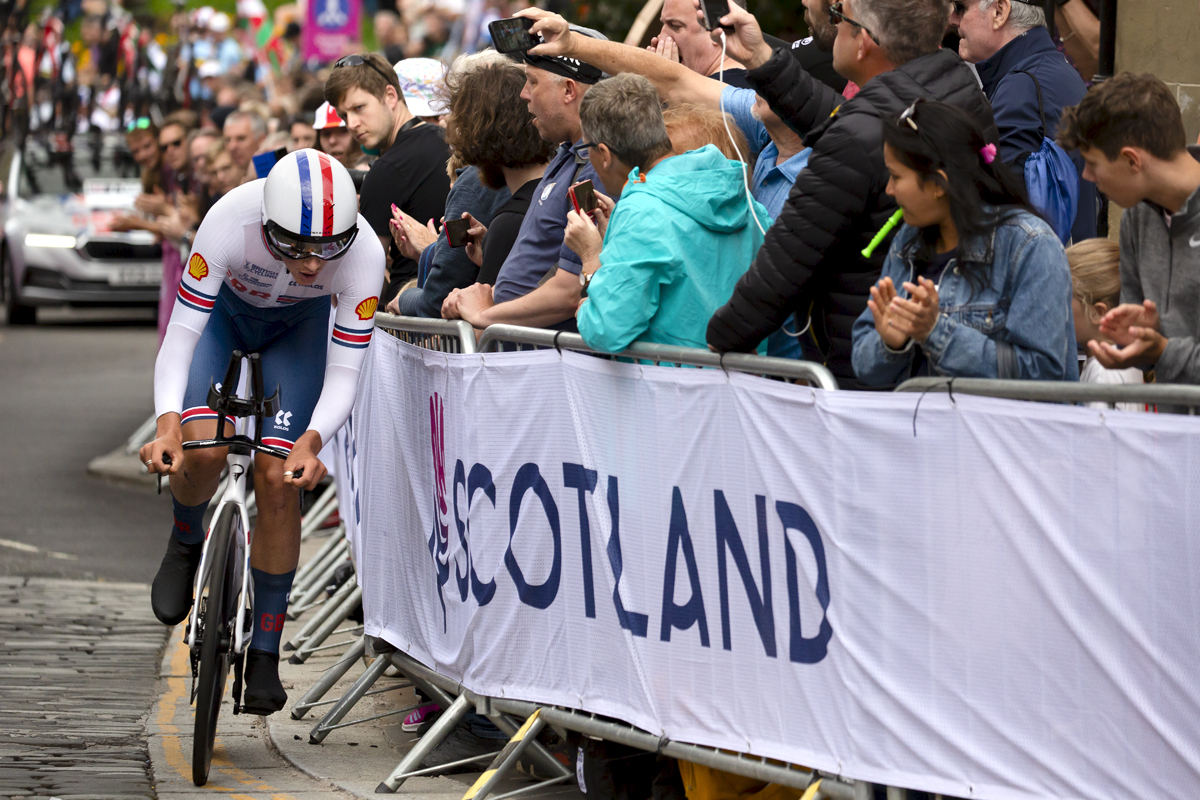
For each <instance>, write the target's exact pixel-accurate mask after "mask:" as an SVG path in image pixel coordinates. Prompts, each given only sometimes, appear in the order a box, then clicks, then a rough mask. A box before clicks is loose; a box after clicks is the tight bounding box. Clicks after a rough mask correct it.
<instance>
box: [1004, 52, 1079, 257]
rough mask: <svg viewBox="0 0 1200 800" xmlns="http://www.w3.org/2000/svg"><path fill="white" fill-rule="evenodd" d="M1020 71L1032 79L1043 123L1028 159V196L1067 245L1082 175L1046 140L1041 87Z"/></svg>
mask: <svg viewBox="0 0 1200 800" xmlns="http://www.w3.org/2000/svg"><path fill="white" fill-rule="evenodd" d="M1017 71H1018V72H1024V73H1025V74H1026V75H1028V76H1029V77H1030V78H1033V85H1034V87H1036V88H1037V98H1038V114H1039V115H1040V116H1041V123H1042V124H1041V127H1040V128H1039V129H1038V136H1040V137H1041V139H1042V146H1041V148H1039V149H1038V150H1037V151H1036V152H1033V153H1029V154H1028V155H1027V156H1026V158H1025V189H1026V191H1027V192H1028V193H1029V202H1030V203H1032V204H1033V207H1034V208H1036V209H1037V210H1038V211H1040V212H1041V213H1042V216H1044V217H1045V218H1046V221H1047V222H1049V223H1050V227H1051V228H1053V229H1054V233H1055V234H1057V235H1058V238H1059V239H1060V240H1061V241H1062V243H1063V245H1066V243H1067V242H1069V241H1070V240H1071V226H1072V225H1074V224H1075V214H1076V212H1077V211H1078V209H1079V172H1078V171H1077V170H1076V169H1075V164H1074V162H1072V161H1071V157H1070V156H1068V155H1067V151H1066V150H1063V149H1062V148H1061V147H1059V146H1058V144H1057V143H1056V142H1055V141H1054V140H1053V139H1049V138H1047V137H1046V112H1045V109H1044V107H1043V105H1042V85H1041V84H1040V83H1038V79H1037V78H1036V77H1034V75H1033V73H1032V72H1025V70H1017Z"/></svg>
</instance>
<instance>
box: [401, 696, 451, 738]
mask: <svg viewBox="0 0 1200 800" xmlns="http://www.w3.org/2000/svg"><path fill="white" fill-rule="evenodd" d="M441 710H442V707H441V706H439V705H438V704H437V703H426V704H425V705H423V706H418V707H417V708H415V709H414V710H412V711H410V712H409V714H408V716H407V717H405V718H404V722H402V723H400V730H402V731H404V732H405V733H412V732H414V731H416V730H417V728H419V727H421V723H422V722H424V721H425V720H426V719H428V718H429V716H430V715H431V714H436V713H437V712H439V711H441Z"/></svg>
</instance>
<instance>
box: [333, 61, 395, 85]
mask: <svg viewBox="0 0 1200 800" xmlns="http://www.w3.org/2000/svg"><path fill="white" fill-rule="evenodd" d="M363 64H366V65H367V66H368V67H370V68H371V69H373V70H375V71H376V72H378V73H379V74H380V75H382V76H383V79H384V80H386V81H387V82H388V83H389V84H391V85H392V86H398V85H399V84H400V78H399V77H397V75H396V73H395V72H393V73H392V74H390V75H389V74H388V73H386V72H384V71H383V70H382V69H380V68H379V65H378V64H376V63H375V62H374V61H372V60H371V59H369V58H366V57H365V56H361V55H358V54H357V53H356V54H354V55H349V56H342V57H341V58H339V59H338V60H337V61H336V62H335V63H334V65H333V68H334V69H340V68H342V67H359V66H362V65H363ZM397 91H399V90H397Z"/></svg>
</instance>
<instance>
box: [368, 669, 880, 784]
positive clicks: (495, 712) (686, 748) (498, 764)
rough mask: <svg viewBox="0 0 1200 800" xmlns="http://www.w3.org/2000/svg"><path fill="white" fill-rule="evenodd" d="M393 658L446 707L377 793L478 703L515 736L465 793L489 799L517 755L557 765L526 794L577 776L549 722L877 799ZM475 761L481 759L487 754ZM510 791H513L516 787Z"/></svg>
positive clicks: (397, 780) (790, 769)
mask: <svg viewBox="0 0 1200 800" xmlns="http://www.w3.org/2000/svg"><path fill="white" fill-rule="evenodd" d="M387 660H388V662H389V663H391V664H392V666H394V667H396V669H397V670H398V671H399V672H401V673H402V674H404V675H406V676H408V678H409V680H411V681H412V682H413V683H414V684H415V685H417V686H420V687H422V690H423V691H426V693H427V694H429V695H430V697H433V698H435V702H438V703H440V704H441V705H442V708H443V709H444V710H443V712H442V716H441V717H439V718H438V720H437V722H435V723H434V725H433V727H432V728H430V730H429V732H428V733H426V734H425V735H424V736H422V737H421V738H420V739H419V740H417V743H416V745H414V747H413V749H412V750H410V751H409V752H408V753H407V754H406V755H405V756H404V758H403V759H402V760H401V761H400V763H399V764H397V765H396V768H395V769H394V770H392V772H391V774H390V775H388V777H387V778H386V779H385V780H384V781H383V782H382V783H380V784H379V786H378V787H376V789H375V791H376V793H380V794H385V793H391V792H395V791H396V790H397V789H398V788H399V787H400V786H401V784H403V783H404V782H405V781H406V780H407V779H408V778H413V777H417V776H418V775H421V774H425V773H426V772H427V770H419V769H414V767H416V766H417V765H419V764H420V763H421V761H423V760H424V758H425V756H427V755H428V754H429V753H430V752H432V751H433V749H434V748H435V747H437V745H438V743H439V742H440V741H441V740H442V739H443V738H444V737H445V736H446V735H447V734H448V733H449V732H450V731H451V730H452V729H453V728H454V726H455V725H457V724H458V722H459V721H460V720H461V719H462V718H463V717H464V716H465V715H466V714H467V712H469V711H470V710H471V709H472V707H474V709H475V710H476V711H477V713H480V714H483V715H484V716H486V717H488V718H489V719H491V720H493V721H494V722H496V726H497V727H498V728H500V729H501V730H503V731H504V732H505V733H508V734H509V735H510V736H511V737H512V739H511V740H510V742H509V746H507V747H505V748H504V749H503V750H501V751H500V752H499V753H497V754H496V755H495V757H493V760H492V763H491V764H490V765H489V766H488V768H487V769H486V770H485V771H484V772H483V774H482V775H480V777H479V779H478V780H477V781H476V783H475V785H474V786H472V787H471V788H470V789H469V790H468V791H467V794H466V795H464V798H471V799H472V800H484V798H485V797H487V796H488V795H489V793H490V791H491V789H493V788H494V787H495V786H496V785H497V784H498V783H499V782H500V780H502V779H503V778H504V777H505V773H506V772H508V770H509V769H510V768H511V767H512V766H513V765H514V764H515V763H516V761H517V759H518V758H520V757H521V756H522V755H525V754H528V755H529V756H530V758H531V760H535V761H537V762H538V764H539V765H544V766H547V768H549V767H556V769H553V770H551V774H552V775H555V777H552V778H549V779H547V780H543V781H541V782H540V783H539V784H538V785H537V786H530V787H527V788H526V789H522V790H519V791H521V792H525V791H531V790H533V789H535V788H540V787H543V786H548V785H551V784H555V783H561V782H563V781H564V780H568V779H570V778H572V777H574V776H573V775H572V774H571V772H570V770H567V769H566V768H564V767H563V766H562V765H561V764H559V763H558V762H557V761H555V760H554V759H553V757H552V756H550V755H549V753H547V752H546V751H545V750H544V748H543V747H542V745H541V744H540V743H538V741H537V732H538V731H540V730H541V728H542V727H544V726H545V725H551V726H554V727H556V728H560V729H564V730H568V731H575V732H577V733H582V734H584V735H586V736H592V737H596V738H600V739H605V740H607V741H611V742H616V743H617V744H623V745H626V746H629V747H636V748H638V749H639V750H645V751H647V752H650V753H661V754H663V755H665V756H668V757H670V758H675V759H679V760H682V761H690V762H692V763H693V764H700V765H702V766H707V767H711V768H713V769H718V770H723V771H725V772H732V773H736V774H738V775H742V776H745V777H748V778H755V779H758V780H763V781H769V782H771V783H778V784H780V785H783V786H788V787H791V788H795V789H805V788H808V786H809V785H810V784H812V783H813V782H814V781H815V780H820V781H821V785H820V787H819V788H818V790H817V791H816V793H815V794H814V798H820V799H822V800H868V798H870V797H871V794H870V790H871V787H870V785H869V784H864V783H854V782H850V781H845V780H842V779H840V778H838V777H836V776H830V775H822V774H820V773H817V772H814V771H813V770H809V769H806V768H804V767H800V766H797V765H795V764H786V763H783V762H780V761H774V760H770V759H765V758H758V757H756V756H747V755H745V754H744V753H733V752H730V751H727V750H719V749H717V748H713V747H704V746H701V745H694V744H688V743H685V742H676V741H672V740H670V739H667V738H666V737H662V736H657V735H655V734H653V733H649V732H647V731H644V730H641V729H639V728H635V727H634V726H632V725H627V724H625V723H623V722H617V721H614V720H611V719H607V718H605V717H600V716H597V715H595V714H590V713H587V712H583V711H574V710H571V709H564V708H558V707H554V706H539V705H537V704H535V703H530V702H526V701H523V700H511V699H507V698H496V697H483V696H481V695H477V694H475V693H474V692H472V691H470V690H469V689H466V688H465V687H463V686H461V685H460V684H458V683H456V682H455V681H453V680H451V679H449V678H447V677H445V676H444V675H440V674H438V673H437V672H434V671H433V670H431V669H429V668H428V667H426V666H425V665H424V664H422V663H420V662H419V661H417V660H415V659H413V658H411V657H410V656H408V655H406V654H404V653H402V652H400V651H395V652H392V653H389V654H388V656H387ZM439 696H440V697H439ZM451 696H454V699H453V701H450V698H451ZM446 701H450V702H446ZM509 715H512V716H516V717H524V718H526V723H525V725H523V726H521V727H519V728H517V727H516V725H515V723H514V722H513V721H512V720H511V718H510V717H509ZM547 759H549V762H547ZM476 760H482V758H480V759H476ZM511 794H515V792H513V793H511ZM505 796H507V795H496V796H494V797H493V800H500V798H501V797H505ZM903 796H904V794H903V790H901V792H900V793H896V792H895V791H894V790H892V791H889V793H888V797H889V800H892V798H903Z"/></svg>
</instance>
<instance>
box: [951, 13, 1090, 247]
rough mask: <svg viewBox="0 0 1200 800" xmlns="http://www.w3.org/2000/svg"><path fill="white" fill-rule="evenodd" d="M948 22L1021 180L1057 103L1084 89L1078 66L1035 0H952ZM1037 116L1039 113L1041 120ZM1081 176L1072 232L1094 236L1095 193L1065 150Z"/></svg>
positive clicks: (1049, 130) (1053, 122)
mask: <svg viewBox="0 0 1200 800" xmlns="http://www.w3.org/2000/svg"><path fill="white" fill-rule="evenodd" d="M951 8H952V10H951V13H950V24H951V25H953V26H954V27H956V28H957V29H958V35H959V36H960V37H961V39H960V41H959V45H958V53H959V55H961V56H962V57H963V60H964V61H969V62H971V63H973V64H974V65H975V69H976V71H977V72H978V73H979V79H980V81H981V82H982V83H983V92H984V94H986V95H987V97H988V100H990V101H991V104H992V113H993V114H994V115H995V117H996V127H997V128H998V129H999V131H1000V143H999V144H1000V158H1001V159H1002V160H1003V161H1004V163H1006V164H1010V165H1011V166H1012V167H1013V170H1014V172H1016V174H1017V176H1018V177H1020V178H1021V179H1022V180H1023V179H1024V174H1025V159H1026V158H1028V157H1029V155H1030V154H1031V153H1036V152H1038V150H1040V149H1041V147H1042V138H1043V137H1046V138H1049V139H1053V138H1054V136H1055V134H1056V133H1057V132H1058V122H1059V120H1060V119H1061V118H1062V112H1063V108H1065V107H1067V106H1073V105H1077V104H1078V103H1079V102H1080V101H1081V100H1083V96H1084V95H1085V94H1086V93H1087V87H1086V86H1085V85H1084V83H1083V79H1082V78H1080V77H1079V73H1078V72H1076V71H1075V69H1074V68H1073V67H1072V66H1071V65H1070V64H1069V63H1068V62H1067V60H1066V58H1064V57H1063V55H1062V53H1060V52H1058V50H1057V49H1056V48H1055V47H1054V42H1053V40H1051V38H1050V33H1049V32H1048V31H1047V30H1046V15H1045V12H1044V11H1043V10H1042V6H1041V2H1040V0H1036V2H1031V1H1030V0H954V2H953V4H952V7H951ZM1043 120H1045V122H1044V124H1043ZM1071 159H1072V160H1073V161H1074V162H1075V169H1076V171H1077V172H1078V173H1079V175H1080V179H1079V206H1078V209H1077V211H1076V213H1075V223H1074V225H1073V226H1072V227H1071V236H1072V238H1073V239H1074V240H1075V241H1077V242H1079V241H1083V240H1084V239H1091V238H1093V237H1094V236H1095V235H1096V212H1097V200H1098V197H1097V194H1096V186H1095V184H1093V183H1090V182H1088V181H1085V180H1083V178H1082V176H1083V166H1084V165H1083V159H1082V157H1081V156H1080V155H1079V153H1077V152H1076V153H1071Z"/></svg>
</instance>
